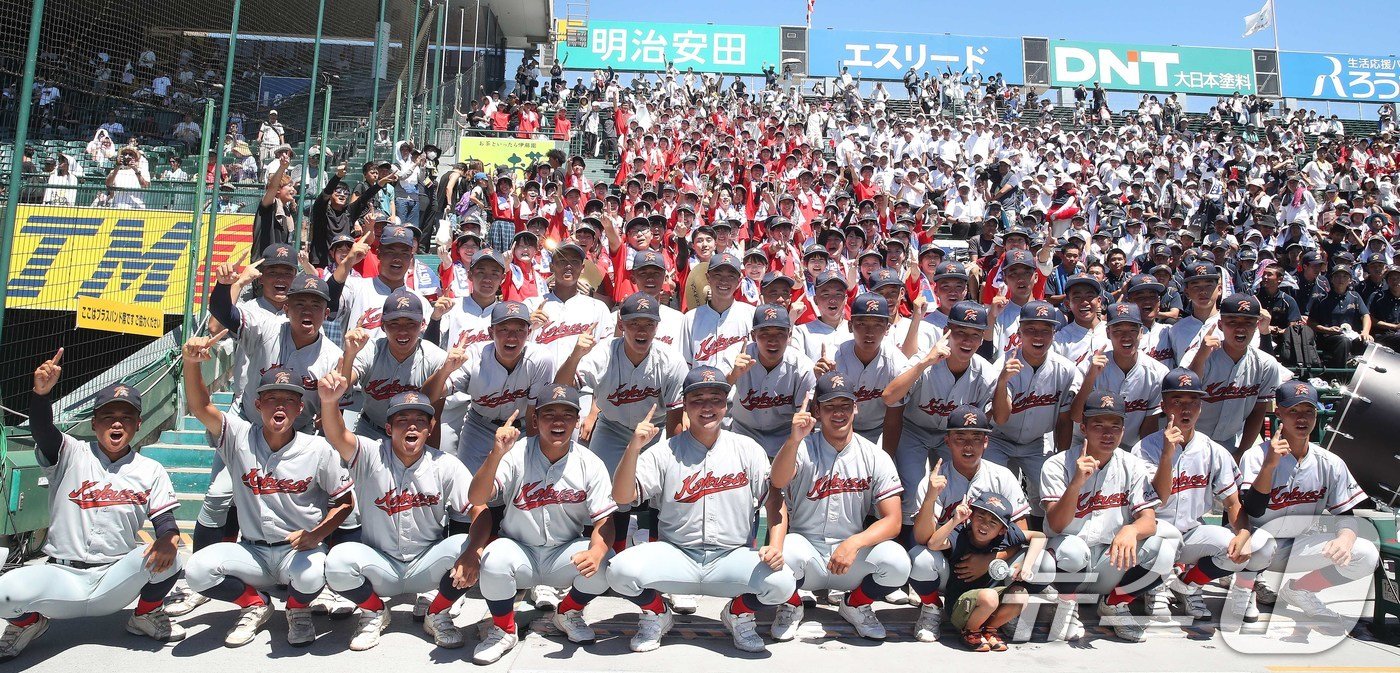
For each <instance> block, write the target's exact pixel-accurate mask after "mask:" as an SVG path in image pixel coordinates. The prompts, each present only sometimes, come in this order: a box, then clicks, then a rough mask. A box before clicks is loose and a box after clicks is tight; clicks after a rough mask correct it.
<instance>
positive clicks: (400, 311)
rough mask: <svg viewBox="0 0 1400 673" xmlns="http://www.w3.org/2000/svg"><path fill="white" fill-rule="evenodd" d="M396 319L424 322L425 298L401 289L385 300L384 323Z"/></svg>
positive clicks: (391, 293)
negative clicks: (411, 319)
mask: <svg viewBox="0 0 1400 673" xmlns="http://www.w3.org/2000/svg"><path fill="white" fill-rule="evenodd" d="M394 318H413V319H414V320H417V321H418V322H423V298H422V297H419V296H418V294H417V293H415V292H411V291H409V290H407V289H405V288H402V287H401V288H399V289H397V290H394V291H393V292H390V293H389V296H387V297H385V298H384V317H383V321H384V322H388V321H390V320H393V319H394Z"/></svg>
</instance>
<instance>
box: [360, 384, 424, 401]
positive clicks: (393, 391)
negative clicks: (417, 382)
mask: <svg viewBox="0 0 1400 673" xmlns="http://www.w3.org/2000/svg"><path fill="white" fill-rule="evenodd" d="M410 391H412V392H418V386H410V385H408V384H406V383H400V382H398V381H397V380H394V379H376V380H374V381H370V382H369V383H368V384H366V385H365V394H366V395H369V396H370V397H373V398H374V399H376V400H387V399H389V398H391V397H393V396H395V395H397V394H399V393H406V392H410Z"/></svg>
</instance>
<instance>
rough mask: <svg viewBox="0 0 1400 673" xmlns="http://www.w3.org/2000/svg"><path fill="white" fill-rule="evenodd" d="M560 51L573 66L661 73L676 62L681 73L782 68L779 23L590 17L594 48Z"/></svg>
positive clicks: (590, 45) (561, 48)
mask: <svg viewBox="0 0 1400 673" xmlns="http://www.w3.org/2000/svg"><path fill="white" fill-rule="evenodd" d="M557 53H558V54H559V60H560V61H561V62H563V64H564V67H566V68H568V69H570V70H597V69H602V68H607V67H608V66H612V67H613V69H615V70H623V71H644V72H658V71H662V70H665V69H666V64H667V63H673V64H675V66H676V69H677V70H680V71H681V72H685V70H686V69H687V68H693V69H694V70H695V71H696V72H718V73H733V74H744V75H757V74H759V73H761V72H763V64H764V63H765V62H766V63H769V64H772V65H773V66H774V67H778V61H779V58H780V50H779V34H778V28H776V27H763V26H712V25H708V24H700V23H640V22H633V21H589V22H588V46H585V47H574V46H569V45H568V44H567V43H560V44H559V45H558V50H557Z"/></svg>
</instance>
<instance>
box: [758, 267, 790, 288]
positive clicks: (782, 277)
mask: <svg viewBox="0 0 1400 673" xmlns="http://www.w3.org/2000/svg"><path fill="white" fill-rule="evenodd" d="M773 283H787V284H788V286H789V287H796V286H797V283H796V281H794V280H793V279H791V278H788V277H787V275H786V274H784V273H783V272H781V271H769V272H768V273H765V274H763V282H761V283H759V287H768V286H769V285H772V284H773Z"/></svg>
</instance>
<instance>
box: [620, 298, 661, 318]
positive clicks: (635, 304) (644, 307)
mask: <svg viewBox="0 0 1400 673" xmlns="http://www.w3.org/2000/svg"><path fill="white" fill-rule="evenodd" d="M618 316H619V317H621V318H622V319H623V320H635V319H637V318H645V319H647V320H655V321H658V322H660V320H661V308H660V304H659V303H658V302H657V301H656V298H655V297H652V296H651V295H649V294H647V293H645V292H633V293H632V294H631V295H630V296H628V297H627V298H626V299H624V300H622V307H621V308H620V309H618Z"/></svg>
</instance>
